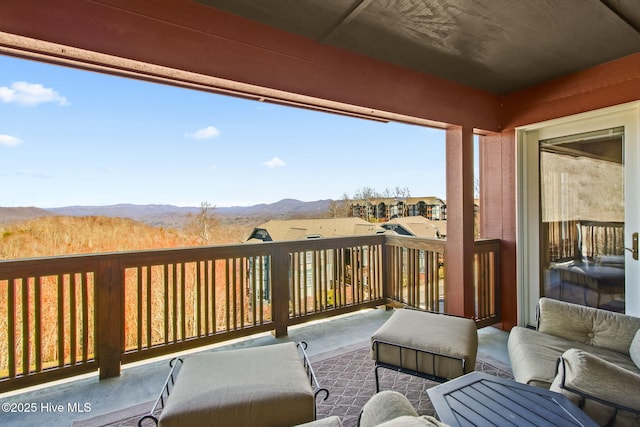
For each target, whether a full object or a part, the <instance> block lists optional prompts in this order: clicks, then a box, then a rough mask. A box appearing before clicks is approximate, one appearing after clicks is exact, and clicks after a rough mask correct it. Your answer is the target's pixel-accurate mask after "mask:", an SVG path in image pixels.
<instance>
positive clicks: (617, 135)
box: [517, 103, 640, 325]
mask: <svg viewBox="0 0 640 427" xmlns="http://www.w3.org/2000/svg"><path fill="white" fill-rule="evenodd" d="M639 122H640V105H639V104H638V103H634V104H630V105H624V106H618V107H612V108H609V109H605V110H600V111H593V112H590V113H585V114H581V115H578V116H573V117H568V118H565V119H561V120H554V121H551V122H547V123H540V124H536V125H531V126H527V127H525V128H522V129H519V130H518V132H517V135H518V136H517V143H518V192H519V193H518V213H519V218H518V235H519V245H518V272H519V273H518V280H519V284H518V289H519V297H518V304H519V316H520V320H519V322H520V323H521V324H530V325H534V324H535V307H536V304H537V301H538V299H539V298H540V297H541V296H547V297H550V298H556V299H560V300H564V301H570V302H574V303H577V304H581V305H586V306H591V307H599V308H603V309H607V310H611V311H616V312H624V313H627V314H633V315H635V316H640V261H638V260H637V251H636V252H634V248H637V236H638V234H637V232H638V231H640V132H639V130H638V129H639Z"/></svg>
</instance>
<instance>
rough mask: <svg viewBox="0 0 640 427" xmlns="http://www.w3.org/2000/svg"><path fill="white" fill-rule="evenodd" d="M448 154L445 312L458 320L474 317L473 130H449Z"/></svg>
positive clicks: (447, 137)
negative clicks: (453, 315) (457, 317)
mask: <svg viewBox="0 0 640 427" xmlns="http://www.w3.org/2000/svg"><path fill="white" fill-rule="evenodd" d="M446 153H447V154H446V155H447V162H446V164H447V244H446V247H445V262H444V265H445V270H446V282H445V295H446V298H445V303H446V306H445V311H446V312H447V313H451V314H455V315H458V316H464V317H473V316H475V295H474V280H473V255H474V247H473V246H474V236H473V215H474V212H473V211H474V207H473V129H471V128H468V127H452V128H449V129H447V135H446Z"/></svg>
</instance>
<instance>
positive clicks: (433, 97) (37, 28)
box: [0, 0, 499, 131]
mask: <svg viewBox="0 0 640 427" xmlns="http://www.w3.org/2000/svg"><path fill="white" fill-rule="evenodd" d="M0 32H4V33H5V37H4V42H2V51H3V52H4V53H6V54H13V55H18V56H23V57H29V56H33V57H34V58H36V59H38V60H43V58H45V60H49V61H50V62H56V63H66V64H67V65H71V66H74V67H79V68H87V69H97V70H100V71H103V72H112V73H114V74H122V75H126V76H129V77H135V78H147V79H150V80H154V81H155V80H163V81H165V82H166V83H169V84H172V79H174V78H177V80H176V81H177V82H182V83H181V84H182V85H185V86H189V85H194V88H196V87H198V85H199V84H200V86H199V87H200V88H202V89H203V90H207V89H208V90H211V91H220V92H225V91H230V92H235V94H236V95H239V96H247V97H252V98H256V99H260V98H264V99H265V100H273V101H274V102H275V101H277V102H282V103H288V104H292V105H296V106H303V107H306V108H314V109H319V110H323V109H326V110H328V111H332V112H344V113H354V115H361V116H363V117H371V118H375V119H382V120H398V121H406V122H414V123H416V124H426V125H429V126H435V127H442V128H444V127H446V126H447V125H449V124H453V125H464V126H467V127H472V128H476V129H482V130H486V131H495V130H498V129H499V126H498V114H497V111H498V102H499V98H498V97H497V96H496V95H493V94H491V93H488V92H484V91H481V90H477V89H473V88H470V87H467V86H464V85H460V84H457V83H454V82H451V81H447V80H443V79H439V78H436V77H433V76H429V75H425V74H421V73H418V72H414V71H411V70H408V69H405V68H402V67H398V66H394V65H391V64H387V63H384V62H381V61H378V60H375V59H371V58H367V57H364V56H360V55H356V54H353V53H349V52H346V51H344V50H341V49H337V48H333V47H330V46H322V45H319V44H318V43H317V42H314V41H312V40H309V39H307V38H304V37H301V36H296V35H293V34H290V33H286V32H284V31H280V30H277V29H275V28H271V27H268V26H265V25H261V24H258V23H255V22H253V21H249V20H246V19H243V18H240V17H237V16H233V15H229V14H226V13H223V12H221V11H219V10H217V9H215V8H212V7H207V6H205V5H202V4H199V3H196V2H193V1H190V0H172V1H163V2H148V1H146V0H48V1H46V2H42V1H39V0H21V1H19V2H3V4H2V6H0ZM10 36H17V37H19V38H20V40H22V41H25V40H33V41H35V42H36V43H32V46H31V47H30V48H29V49H30V50H23V48H21V47H20V46H14V45H13V43H15V41H16V40H17V39H16V38H15V37H14V38H11V37H10ZM37 42H46V43H48V44H47V45H46V48H43V46H44V45H43V44H39V43H37ZM40 48H43V50H42V51H39V50H38V49H40ZM51 49H52V50H53V52H52V51H51ZM76 54H77V55H76ZM74 55H76V56H74ZM47 58H48V59H47ZM149 67H156V68H155V69H154V70H153V71H151V72H150V71H149V70H148V68H149ZM185 76H186V77H185ZM192 77H197V78H193V79H192ZM207 79H208V80H207ZM194 80H195V81H194ZM204 80H207V84H205V85H201V83H202V81H204ZM230 87H231V88H232V89H233V90H230ZM265 92H266V93H265Z"/></svg>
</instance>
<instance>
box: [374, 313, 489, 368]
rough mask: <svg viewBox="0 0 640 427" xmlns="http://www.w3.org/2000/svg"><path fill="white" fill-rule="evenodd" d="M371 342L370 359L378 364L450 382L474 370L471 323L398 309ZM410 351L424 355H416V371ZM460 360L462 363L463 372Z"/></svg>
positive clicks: (475, 337) (475, 335)
mask: <svg viewBox="0 0 640 427" xmlns="http://www.w3.org/2000/svg"><path fill="white" fill-rule="evenodd" d="M371 342H372V357H373V358H374V359H376V362H378V363H383V364H387V365H392V366H396V367H402V368H403V369H407V370H412V371H418V372H419V373H422V374H427V375H432V376H435V377H439V378H443V379H451V378H456V377H459V376H461V375H464V374H466V373H469V372H472V371H473V370H474V369H475V364H476V354H477V352H478V330H477V327H476V324H475V322H474V321H473V320H471V319H465V318H461V317H454V316H447V315H443V314H436V313H428V312H424V311H419V310H410V309H399V310H396V312H394V313H393V315H392V316H391V317H390V318H389V319H388V320H387V321H386V322H385V323H384V324H383V325H382V326H381V327H380V329H378V330H377V331H376V332H375V333H374V334H373V336H372V337H371ZM376 342H377V343H376ZM400 347H403V348H402V349H400ZM412 349H417V350H420V351H422V352H427V353H422V352H418V354H417V361H418V366H417V367H416V351H415V350H412ZM428 353H432V354H428ZM447 356H452V357H454V358H455V359H454V358H450V357H447ZM460 359H464V360H465V366H464V370H463V368H462V362H461V360H460Z"/></svg>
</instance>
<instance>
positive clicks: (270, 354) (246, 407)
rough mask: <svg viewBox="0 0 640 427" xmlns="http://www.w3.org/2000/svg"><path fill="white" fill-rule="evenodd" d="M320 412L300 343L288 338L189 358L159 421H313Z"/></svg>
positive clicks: (273, 423) (178, 423) (262, 423)
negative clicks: (287, 341)
mask: <svg viewBox="0 0 640 427" xmlns="http://www.w3.org/2000/svg"><path fill="white" fill-rule="evenodd" d="M314 411H315V406H314V398H313V390H312V389H311V385H310V383H309V379H308V378H307V374H306V371H305V369H304V367H303V364H302V361H301V358H300V355H299V353H298V350H297V348H296V345H295V343H284V344H275V345H268V346H263V347H255V348H246V349H238V350H228V351H218V352H211V353H206V354H197V355H193V356H189V357H187V358H185V361H184V364H183V366H182V368H181V369H180V373H179V375H178V378H177V380H176V384H175V386H174V388H173V390H172V392H171V394H170V395H169V397H168V399H167V402H166V405H165V407H164V408H163V410H162V413H161V415H160V420H159V425H160V426H162V427H171V426H207V425H216V426H240V425H246V426H248V425H259V426H265V427H269V426H274V427H275V426H284V425H296V424H301V423H305V422H309V421H312V420H313V418H314Z"/></svg>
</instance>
